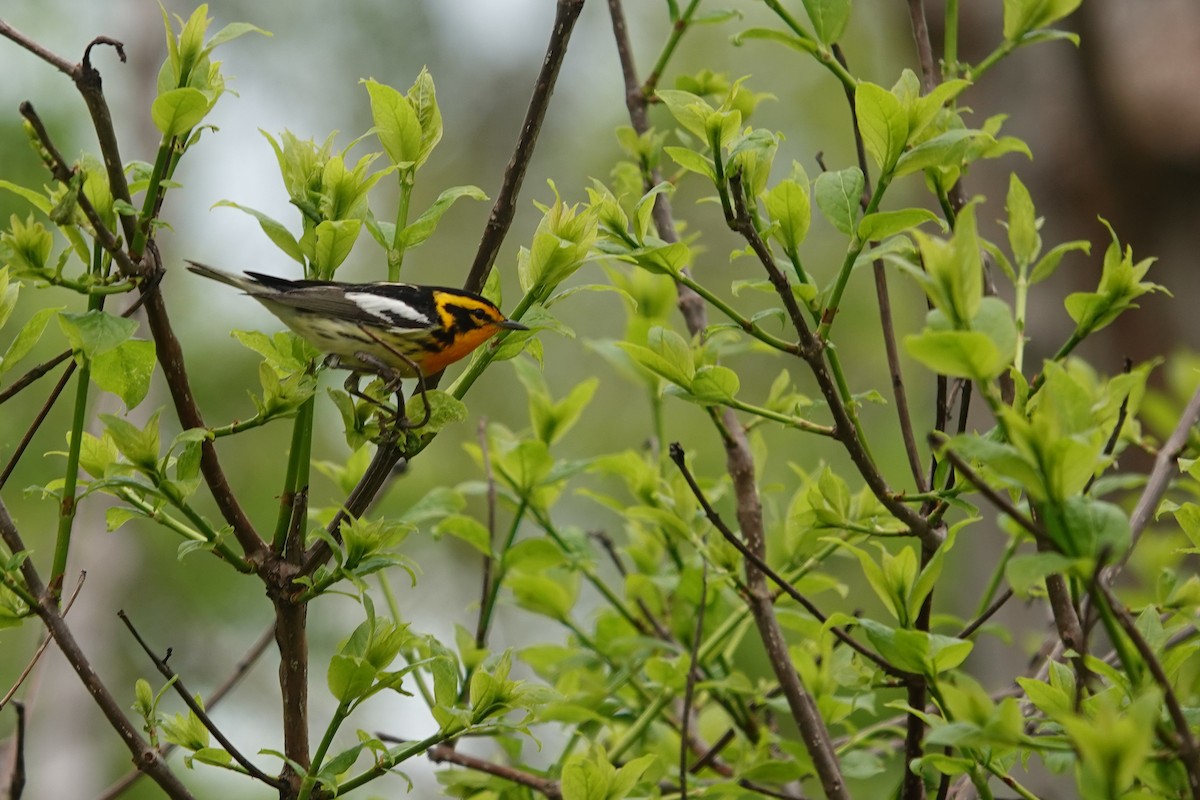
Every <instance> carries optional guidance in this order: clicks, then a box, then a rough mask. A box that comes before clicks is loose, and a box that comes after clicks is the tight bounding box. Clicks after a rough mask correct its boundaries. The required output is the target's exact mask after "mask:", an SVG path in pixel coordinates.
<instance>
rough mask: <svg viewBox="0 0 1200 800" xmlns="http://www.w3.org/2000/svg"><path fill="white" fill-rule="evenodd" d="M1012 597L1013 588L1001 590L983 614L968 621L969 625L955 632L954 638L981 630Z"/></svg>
mask: <svg viewBox="0 0 1200 800" xmlns="http://www.w3.org/2000/svg"><path fill="white" fill-rule="evenodd" d="M1012 598H1013V590H1012V589H1011V588H1010V589H1005V590H1004V591H1003V592H1001V593H1000V594H999V595H998V596H997V597H996V599H995V600H993V601H992V603H991V605H989V606H988V607H987V608H986V609H984V611H983V613H982V614H980V615H979V616H978V617H976V618H975V619H973V620H971V622H970V623H968V625H967V626H966V627H965V628H963V629H962V630H961V631H959V632H958V633H956V634H954V638H955V639H966V638H967V637H968V636H970V635H971V634H972V633H974V632H975V631H977V630H979V628H980V627H981V626H982V625H983V624H984V623H985V622H987V621H988V620H989V619H991V618H992V617H993V616H994V615H995V614H996V612H997V611H999V610H1000V609H1001V608H1003V607H1004V604H1005V603H1007V602H1008V601H1009V600H1011V599H1012Z"/></svg>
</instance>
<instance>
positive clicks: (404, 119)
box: [363, 79, 421, 167]
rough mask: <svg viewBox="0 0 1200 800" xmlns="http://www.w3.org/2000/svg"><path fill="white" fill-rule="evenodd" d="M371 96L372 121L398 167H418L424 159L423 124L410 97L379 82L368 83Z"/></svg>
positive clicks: (389, 157) (387, 151)
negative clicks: (419, 162)
mask: <svg viewBox="0 0 1200 800" xmlns="http://www.w3.org/2000/svg"><path fill="white" fill-rule="evenodd" d="M363 83H364V84H365V85H366V87H367V93H368V94H369V95H370V97H371V118H372V119H373V120H374V122H375V129H374V130H375V135H376V136H378V137H379V143H380V144H381V145H383V150H384V152H385V153H387V156H388V159H389V160H390V161H391V162H392V163H393V164H395V165H397V166H400V167H405V166H408V165H411V164H415V163H416V162H417V159H418V158H420V156H421V122H420V120H418V119H417V112H416V111H414V110H413V107H412V104H411V103H410V102H409V100H408V98H407V97H405V96H404V95H403V94H401V93H400V92H399V91H398V90H396V89H393V88H392V87H391V86H387V85H385V84H382V83H379V82H378V81H375V80H371V79H368V80H365V81H363Z"/></svg>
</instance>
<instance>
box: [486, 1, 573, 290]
mask: <svg viewBox="0 0 1200 800" xmlns="http://www.w3.org/2000/svg"><path fill="white" fill-rule="evenodd" d="M582 10H583V0H558V4H557V6H556V7H555V13H554V30H553V31H552V32H551V34H550V43H549V45H547V47H546V55H545V58H543V60H542V69H541V72H540V73H539V74H538V78H537V83H536V84H534V87H533V97H532V98H530V100H529V109H528V110H527V111H526V112H525V122H524V123H523V124H522V126H521V134H520V136H519V137H518V138H517V146H516V148H514V150H513V154H512V158H511V159H509V162H508V166H507V167H506V168H505V170H504V182H503V183H502V184H501V186H500V191H499V193H497V195H496V202H495V204H494V205H493V206H492V213H491V215H490V216H489V217H488V221H487V225H486V226H485V227H484V229H483V237H482V238H481V239H480V241H479V249H478V250H477V251H476V253H475V261H474V263H473V264H471V272H470V273H469V274H468V275H467V281H466V283H464V284H463V288H465V289H466V290H467V291H471V292H478V291H479V290H480V289H482V288H483V283H484V281H486V280H487V276H488V273H489V272H490V271H491V269H492V264H494V263H495V262H496V254H497V253H499V252H500V245H501V244H502V243H503V242H504V237H505V235H506V234H507V233H508V229H509V226H511V225H512V220H513V214H515V213H516V208H517V196H518V195H519V194H520V193H521V184H522V183H523V182H524V181H525V170H526V168H527V167H528V166H529V159H530V158H531V157H532V156H533V148H534V145H536V144H537V138H538V134H539V133H540V132H541V130H542V122H543V121H544V120H545V119H546V109H547V108H549V106H550V95H551V94H552V93H553V91H554V84H555V83H556V82H557V80H558V72H559V69H560V68H561V67H562V62H563V57H564V56H566V54H567V43H568V42H569V41H570V39H571V31H572V30H573V29H574V28H575V21H576V20H577V19H579V12H580V11H582Z"/></svg>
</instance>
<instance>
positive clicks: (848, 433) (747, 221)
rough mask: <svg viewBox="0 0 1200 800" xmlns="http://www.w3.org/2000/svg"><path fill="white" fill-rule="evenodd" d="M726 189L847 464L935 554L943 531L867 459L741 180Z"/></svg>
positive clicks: (735, 223) (732, 222)
mask: <svg viewBox="0 0 1200 800" xmlns="http://www.w3.org/2000/svg"><path fill="white" fill-rule="evenodd" d="M729 188H730V194H732V195H733V207H734V212H735V213H734V216H733V217H732V218H731V219H729V220H727V221H728V223H729V227H730V228H732V229H733V230H734V231H735V232H737V233H739V234H741V235H742V237H743V238H744V239H745V240H746V242H747V243H748V244H749V245H750V248H751V249H752V250H753V251H754V253H755V255H757V256H758V259H759V262H760V263H761V264H762V266H763V269H765V270H766V271H767V275H768V277H769V278H770V280H771V285H772V286H774V287H775V291H776V293H777V294H778V295H779V297H780V300H782V301H783V304H784V307H785V308H786V309H787V312H788V316H789V317H790V318H791V320H792V324H793V325H794V326H795V328H796V333H797V334H798V335H799V337H800V351H801V358H803V359H804V360H805V361H806V362H807V363H808V365H809V368H810V369H811V370H812V373H813V377H815V378H816V379H817V385H818V386H819V387H820V389H821V394H822V396H823V397H824V398H825V402H826V403H827V404H828V405H829V410H830V413H831V414H832V415H833V424H834V429H835V433H836V435H837V438H838V440H839V441H841V443H842V445H843V446H844V447H845V448H846V453H847V454H848V455H849V456H850V460H851V461H853V462H854V466H855V467H857V468H858V471H859V474H861V475H862V477H863V480H864V481H865V482H866V484H867V486H868V487H869V488H870V489H871V493H872V494H874V495H875V497H876V499H878V500H879V502H880V503H882V504H883V506H884V507H885V508H886V509H887V510H888V512H889V513H890V514H891V515H892V516H893V517H895V518H896V519H897V520H899V521H900V522H902V523H904V525H905V526H907V527H908V529H909V530H910V531H911V532H912V535H914V536H916V537H917V538H919V539H920V540H921V544H922V546H923V547H925V548H926V549H928V550H936V549H937V548H938V547H940V546H941V543H942V540H943V539H944V538H945V537H944V535H943V534H942V533H941V531H939V530H937V529H936V528H933V527H931V526H930V524H929V521H928V520H927V519H925V517H923V516H921V515H920V514H919V513H918V512H917V511H915V510H914V509H912V508H910V507H909V506H908V505H907V504H906V503H905V502H904V501H902V500H900V499H899V498H898V497H897V496H896V494H895V493H894V492H893V491H892V489H891V487H890V486H888V484H887V481H886V480H885V479H884V477H883V474H882V473H881V472H880V471H879V468H878V467H877V466H876V465H875V463H874V461H872V460H871V456H870V454H869V453H868V452H867V450H866V447H865V446H864V444H863V442H862V440H861V439H860V438H859V436H858V429H857V428H856V427H855V425H854V421H853V420H852V419H851V418H850V414H849V412H848V411H847V409H846V404H845V403H844V402H843V401H842V396H841V393H840V392H839V391H838V388H837V384H836V383H835V381H834V380H833V376H832V375H830V373H829V368H828V366H827V365H826V363H825V357H824V352H823V351H824V346H823V344H822V343H821V342H820V341H819V340H818V339H817V338H816V336H815V335H814V334H813V332H812V330H811V329H810V328H809V327H808V322H807V321H806V320H805V319H804V315H803V313H802V312H801V311H800V306H799V305H798V304H797V303H796V295H795V293H794V292H792V289H791V285H790V284H789V283H788V279H787V276H785V275H784V274H783V272H781V271H780V269H779V266H778V265H777V264H776V263H775V258H774V256H772V255H771V250H770V248H769V247H768V246H767V243H766V242H765V241H763V238H762V236H761V235H760V234H759V232H758V229H757V228H755V227H754V220H753V219H752V218H751V216H750V212H749V210H748V208H747V207H746V196H745V191H744V190H743V187H742V182H741V178H740V177H739V176H733V177H731V178H730V181H729Z"/></svg>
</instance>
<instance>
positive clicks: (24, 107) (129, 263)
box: [21, 42, 267, 567]
mask: <svg viewBox="0 0 1200 800" xmlns="http://www.w3.org/2000/svg"><path fill="white" fill-rule="evenodd" d="M108 43H111V42H108ZM88 69H89V70H90V66H89V67H88ZM95 92H97V93H99V96H100V98H101V102H103V94H102V93H100V92H99V75H98V74H97V75H96V76H95ZM21 114H22V116H24V117H25V118H26V119H27V120H29V122H30V124H31V125H33V127H34V129H35V131H36V132H37V135H38V139H39V140H40V141H41V143H42V145H43V146H44V147H45V148H46V151H47V152H48V153H50V155H51V161H52V162H53V163H52V164H51V165H50V167H51V172H52V173H53V174H54V176H55V178H56V179H57V180H59V181H60V182H62V183H63V184H67V183H69V181H70V177H71V174H72V170H71V169H70V167H68V166H67V163H66V161H65V160H64V159H63V157H62V155H61V154H59V152H58V149H57V148H56V147H55V146H54V142H53V141H52V140H51V139H50V136H49V134H48V133H47V131H46V128H45V125H43V124H42V121H41V119H40V118H39V117H38V115H37V113H36V112H35V111H34V109H33V106H32V105H30V104H29V103H28V102H26V103H22V104H21ZM114 144H115V139H114ZM102 145H103V142H102ZM105 158H106V162H107V160H108V155H107V154H106V157H105ZM121 180H122V181H124V178H123V177H122V179H121ZM110 182H111V169H110ZM113 194H114V196H116V195H117V191H116V188H115V187H114V189H113ZM76 199H77V203H78V205H79V209H80V210H81V211H83V213H84V215H85V216H87V218H88V221H89V222H91V224H92V226H93V228H94V230H95V233H96V239H97V241H99V242H100V245H101V246H102V247H103V248H104V249H105V251H106V252H108V253H109V254H110V255H111V256H112V257H113V259H114V260H116V261H117V263H118V265H119V266H120V267H121V271H122V272H123V273H125V274H126V275H129V276H143V277H149V276H157V275H158V274H159V273H161V272H162V264H161V259H160V258H159V254H158V250H157V248H154V247H149V248H148V249H147V252H148V253H149V254H150V255H151V256H152V261H151V263H152V264H153V267H150V268H149V269H148V266H149V265H147V264H142V265H139V264H137V263H135V262H134V261H133V260H132V259H131V257H130V256H129V254H128V253H126V252H125V251H124V250H123V249H122V248H121V246H120V243H119V242H118V241H117V240H116V237H114V236H113V234H112V233H111V232H110V231H108V229H107V228H106V227H105V225H104V223H103V220H101V219H100V216H99V215H98V214H97V213H96V210H95V208H93V207H92V204H91V203H90V202H89V201H88V199H87V197H86V195H84V194H83V193H82V192H80V193H79V194H78V197H77V198H76ZM121 219H122V220H124V219H125V217H124V216H122V217H121ZM139 291H140V292H141V294H142V297H143V298H145V304H146V318H147V321H148V323H149V326H150V331H151V333H152V335H153V336H154V343H155V350H156V355H157V357H158V362H159V364H160V365H161V367H162V371H163V376H164V377H165V378H166V380H167V388H168V390H169V391H170V393H171V398H172V400H174V402H175V410H176V413H177V414H178V416H179V422H180V424H181V425H182V426H183V427H184V428H185V429H187V428H203V427H206V426H205V424H204V418H203V416H202V415H201V414H200V409H199V407H198V406H197V405H196V400H195V397H194V396H193V395H192V389H191V384H190V382H189V381H188V376H187V370H186V368H185V367H184V363H183V349H182V348H181V347H180V345H179V340H178V339H177V338H176V337H175V332H174V331H173V330H172V329H171V322H170V319H169V318H168V317H167V307H166V304H165V303H164V302H163V299H162V293H161V292H160V291H159V285H158V280H153V281H149V282H147V283H146V284H144V285H142V286H140V287H139ZM200 471H201V473H202V474H203V475H204V479H205V482H206V483H207V484H208V487H209V490H210V491H211V492H212V495H213V499H214V500H216V503H217V507H218V508H219V509H220V510H221V514H222V515H223V516H224V518H225V521H226V522H228V523H229V524H230V525H231V526H232V527H233V533H234V536H235V537H236V538H237V540H238V543H239V544H240V545H241V546H242V550H243V552H244V553H245V556H246V560H247V561H248V562H250V563H251V564H252V565H254V566H255V567H258V566H260V565H261V563H262V560H263V557H264V555H265V553H266V549H267V548H266V545H265V543H264V542H263V540H262V538H261V537H260V536H259V535H258V533H257V532H256V531H255V530H254V525H253V524H252V523H251V522H250V519H249V517H247V516H246V514H245V512H244V511H243V510H242V507H241V505H240V504H239V503H238V501H237V498H236V497H235V496H234V494H233V490H232V489H231V488H230V486H229V481H228V479H227V478H226V477H225V472H224V470H223V469H222V468H221V464H220V461H219V460H218V458H217V451H216V448H215V447H214V445H213V443H212V441H211V440H209V439H205V440H204V441H203V442H201V445H200Z"/></svg>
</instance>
